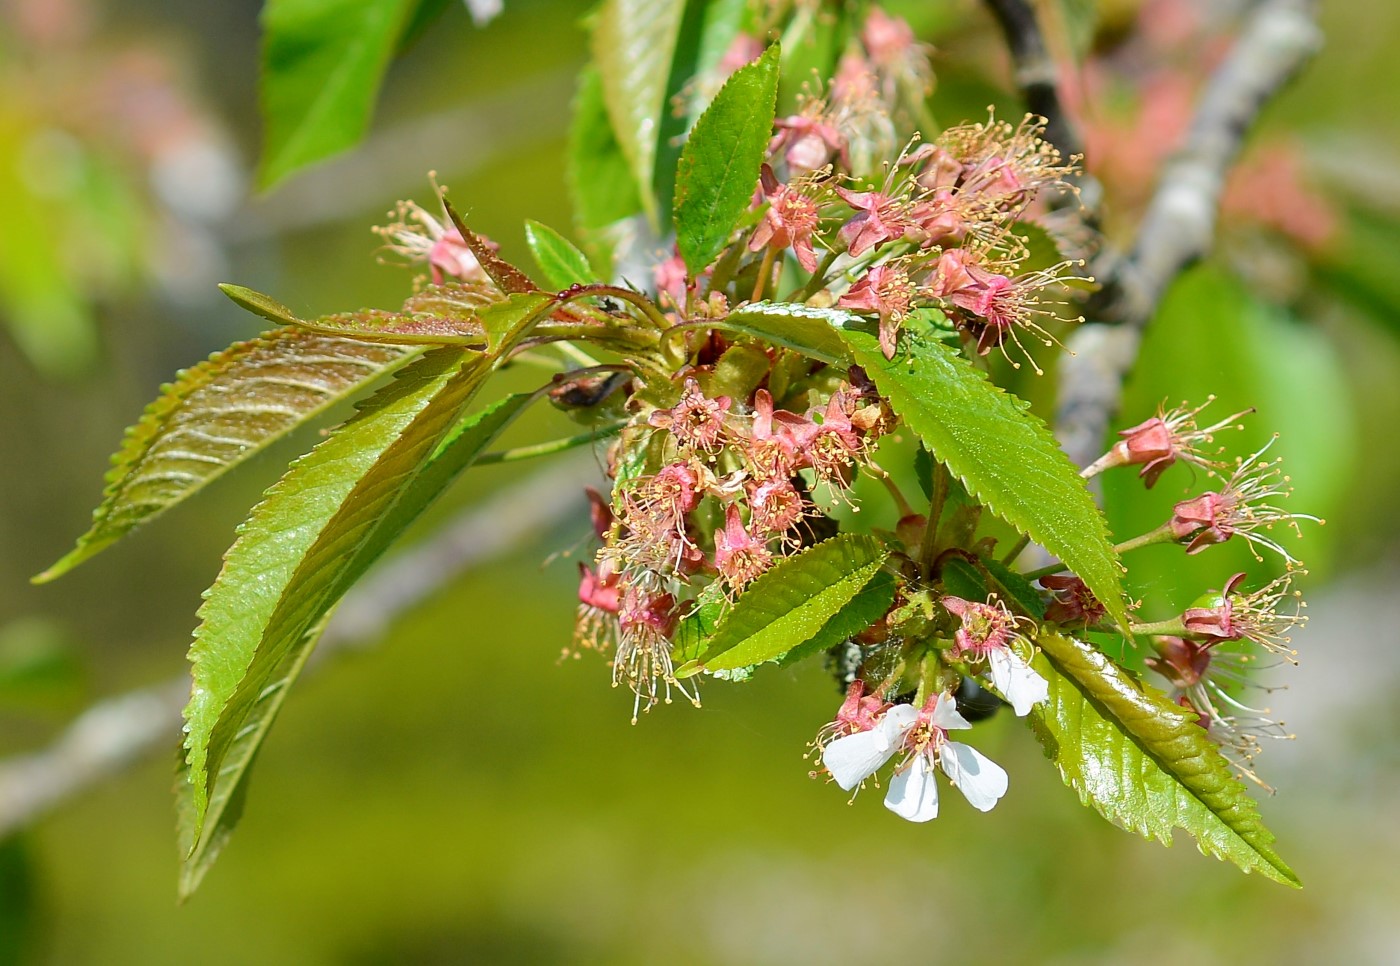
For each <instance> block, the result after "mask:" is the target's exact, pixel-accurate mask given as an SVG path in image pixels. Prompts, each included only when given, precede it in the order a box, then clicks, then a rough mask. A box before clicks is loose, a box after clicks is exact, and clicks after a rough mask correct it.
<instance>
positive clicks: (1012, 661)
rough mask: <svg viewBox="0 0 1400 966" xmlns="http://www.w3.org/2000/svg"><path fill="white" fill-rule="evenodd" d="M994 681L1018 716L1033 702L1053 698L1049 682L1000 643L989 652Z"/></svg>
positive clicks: (1026, 710) (1023, 714)
mask: <svg viewBox="0 0 1400 966" xmlns="http://www.w3.org/2000/svg"><path fill="white" fill-rule="evenodd" d="M987 667H988V670H990V671H991V674H992V685H993V686H994V687H995V688H996V689H997V690H998V691H1000V692H1001V696H1002V697H1003V698H1005V699H1006V700H1007V701H1008V702H1009V703H1010V704H1011V709H1012V710H1013V711H1015V712H1016V716H1017V717H1018V718H1020V717H1025V715H1026V714H1027V713H1028V712H1029V711H1030V710H1031V708H1032V706H1034V705H1037V704H1039V703H1040V702H1042V701H1047V700H1049V698H1050V684H1049V683H1048V682H1047V681H1046V680H1045V679H1044V678H1043V677H1041V676H1040V675H1039V674H1037V673H1036V672H1035V671H1034V670H1032V669H1031V666H1030V665H1029V664H1027V663H1026V662H1025V661H1023V660H1021V656H1020V655H1019V654H1017V653H1015V652H1014V651H1012V650H1011V649H1010V648H1006V647H999V648H997V649H995V650H993V651H992V652H991V653H989V654H988V655H987Z"/></svg>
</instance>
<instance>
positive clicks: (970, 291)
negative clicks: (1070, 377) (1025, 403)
mask: <svg viewBox="0 0 1400 966" xmlns="http://www.w3.org/2000/svg"><path fill="white" fill-rule="evenodd" d="M982 258H983V256H982V255H980V254H977V253H975V252H972V251H969V250H968V249H965V248H950V249H948V250H946V251H944V252H943V253H942V254H941V255H939V256H938V264H937V266H936V267H935V269H934V272H933V277H932V279H931V281H930V283H929V294H930V295H932V296H934V297H935V298H942V299H946V300H948V301H949V302H950V303H952V306H953V307H954V308H956V309H961V310H962V311H961V312H960V313H955V316H956V317H957V321H958V322H959V323H960V324H962V325H963V326H964V328H966V329H967V330H968V332H969V333H970V334H972V335H975V336H976V337H977V351H978V352H980V353H982V354H983V355H986V354H987V353H988V352H990V351H991V350H992V349H993V348H996V347H998V346H1002V345H1003V344H1004V343H1005V342H1006V341H1007V340H1008V339H1009V340H1010V341H1011V342H1013V343H1015V344H1016V346H1017V347H1018V348H1020V349H1021V351H1022V353H1023V354H1024V353H1025V346H1023V345H1022V344H1021V339H1020V336H1019V334H1018V332H1017V330H1018V329H1021V330H1026V331H1029V332H1031V333H1032V334H1034V335H1035V336H1036V338H1038V339H1039V340H1040V341H1042V342H1044V343H1045V344H1046V345H1052V344H1053V341H1052V340H1051V339H1050V337H1049V336H1048V335H1047V334H1046V332H1045V329H1044V328H1043V327H1042V326H1041V324H1040V323H1039V321H1037V320H1038V319H1040V318H1053V317H1054V313H1053V312H1051V311H1049V310H1047V309H1045V308H1043V307H1042V303H1041V300H1040V292H1041V291H1042V290H1044V289H1045V288H1047V287H1049V286H1052V285H1056V284H1058V283H1059V282H1060V275H1059V272H1060V271H1062V270H1063V269H1065V268H1066V267H1068V266H1069V264H1070V263H1069V262H1061V263H1060V264H1059V265H1056V266H1054V267H1053V268H1051V269H1047V270H1045V271H1038V272H1027V273H1025V274H1022V275H1018V276H1016V277H1015V278H1011V277H1008V276H1006V275H1002V274H1000V273H998V272H994V271H992V270H990V269H989V268H987V267H986V265H985V264H983V261H982ZM1003 351H1004V350H1003ZM1012 365H1018V363H1014V362H1013V363H1012ZM1032 365H1034V363H1032ZM1037 371H1039V369H1037Z"/></svg>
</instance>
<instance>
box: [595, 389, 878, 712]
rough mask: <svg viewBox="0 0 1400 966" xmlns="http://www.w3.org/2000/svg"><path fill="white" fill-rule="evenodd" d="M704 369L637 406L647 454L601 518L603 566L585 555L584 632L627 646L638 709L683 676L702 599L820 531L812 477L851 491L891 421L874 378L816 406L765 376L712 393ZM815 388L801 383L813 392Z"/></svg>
mask: <svg viewBox="0 0 1400 966" xmlns="http://www.w3.org/2000/svg"><path fill="white" fill-rule="evenodd" d="M713 376H714V373H713V369H711V370H710V371H701V370H692V371H691V372H690V373H689V374H688V375H686V376H685V377H684V379H683V380H682V384H681V387H680V390H679V395H678V398H677V399H676V400H675V401H674V402H673V403H672V404H671V405H669V406H664V407H655V408H651V409H649V411H647V412H645V413H643V414H639V415H638V416H637V417H636V418H635V419H634V421H633V424H632V427H631V430H630V432H629V433H628V434H624V439H625V440H627V441H628V442H629V443H633V444H635V445H636V446H637V447H638V448H640V449H641V450H643V451H644V452H646V453H647V454H649V455H648V462H649V465H648V466H647V467H646V468H645V469H644V471H643V472H640V473H638V474H636V475H635V476H632V477H631V478H630V479H629V478H626V477H623V478H622V479H620V480H619V482H618V483H617V485H616V488H615V490H614V495H613V499H612V501H611V505H610V506H609V507H608V508H607V509H606V512H605V515H604V514H600V516H605V522H604V526H603V527H602V528H601V529H600V530H599V536H600V538H601V539H602V542H603V546H602V549H601V550H600V551H599V552H598V560H597V566H596V568H592V567H588V566H582V567H581V579H580V586H579V599H580V610H579V619H578V622H577V630H576V641H577V642H578V643H579V644H580V645H581V646H585V647H592V648H599V649H602V648H607V647H609V646H613V647H615V653H614V656H613V680H614V683H615V684H619V683H625V684H626V685H627V686H628V687H629V688H630V689H631V690H632V692H633V694H634V696H635V701H634V705H633V713H634V719H635V716H636V713H637V712H639V711H640V710H642V709H643V708H650V707H651V706H652V705H654V704H655V703H656V702H657V701H658V700H661V699H663V698H664V699H665V700H669V699H670V689H671V688H673V687H674V688H678V689H679V690H680V691H681V692H682V693H683V694H685V695H686V696H687V697H689V698H690V699H691V700H692V701H695V700H696V695H695V694H694V693H693V691H691V690H690V689H689V687H688V686H687V685H686V684H685V683H684V682H683V681H680V680H678V679H677V678H676V675H675V668H674V666H673V659H672V651H673V649H674V638H675V633H676V630H677V627H678V625H679V622H680V621H681V620H682V618H684V617H685V616H686V615H687V614H689V613H691V612H692V611H693V610H694V608H695V607H696V606H697V598H700V597H701V596H702V595H703V596H705V597H706V599H715V600H722V599H726V598H727V599H733V598H734V597H735V596H737V595H738V594H739V593H740V592H742V590H743V589H744V588H745V587H746V586H747V585H748V584H750V583H751V582H752V581H753V580H755V579H756V578H758V577H759V576H760V575H762V574H763V573H764V572H765V571H766V570H767V569H768V568H769V567H770V566H771V565H772V564H773V562H774V561H775V560H776V559H778V558H779V557H780V556H782V555H783V554H784V553H787V552H790V551H792V550H795V549H797V548H799V547H801V546H802V545H803V543H804V542H805V541H807V540H809V539H810V537H811V528H810V526H808V525H807V524H808V521H809V518H811V517H814V516H816V515H817V514H819V512H820V511H819V509H818V504H817V503H816V501H815V500H814V498H813V495H812V487H813V486H822V485H825V486H826V487H828V488H829V489H830V490H831V491H832V492H833V493H838V494H839V493H843V492H844V491H845V490H846V489H847V488H848V487H849V485H850V484H851V482H852V481H853V479H854V473H855V470H856V468H857V467H859V466H861V465H862V464H864V463H866V462H867V461H868V458H869V456H868V454H869V450H870V447H871V445H872V444H873V443H874V441H875V440H876V439H877V438H878V437H879V435H880V434H881V432H882V431H883V427H884V425H885V423H886V420H887V418H888V417H887V413H886V411H885V409H884V405H883V403H882V402H881V400H880V399H879V397H878V396H875V395H874V394H873V389H868V388H866V389H858V388H854V387H853V386H851V385H849V384H841V385H839V386H837V388H835V389H834V391H832V392H831V393H830V395H828V396H827V397H826V398H825V400H824V401H820V402H816V401H814V402H811V403H810V404H809V405H808V406H807V408H806V409H805V411H803V412H798V411H794V410H790V409H783V408H778V407H777V406H776V404H775V402H774V399H773V395H772V393H771V392H770V391H769V390H768V389H767V388H758V389H755V390H753V391H752V393H751V395H750V396H749V397H748V398H746V399H744V400H742V401H737V400H735V399H733V398H731V397H729V396H726V395H711V394H708V393H706V392H705V390H704V389H702V388H701V384H700V379H702V378H705V379H712V378H713ZM806 395H807V394H803V396H804V397H805V396H806Z"/></svg>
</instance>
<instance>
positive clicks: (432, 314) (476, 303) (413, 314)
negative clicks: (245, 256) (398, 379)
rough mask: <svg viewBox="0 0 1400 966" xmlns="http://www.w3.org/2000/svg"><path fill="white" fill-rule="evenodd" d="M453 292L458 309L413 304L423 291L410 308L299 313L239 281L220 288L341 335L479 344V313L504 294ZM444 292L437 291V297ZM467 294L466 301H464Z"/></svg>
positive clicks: (283, 317)
mask: <svg viewBox="0 0 1400 966" xmlns="http://www.w3.org/2000/svg"><path fill="white" fill-rule="evenodd" d="M462 288H463V291H462V292H461V293H459V294H457V295H456V296H455V297H454V301H456V302H457V305H458V311H453V312H442V311H431V310H430V311H422V310H420V309H418V308H416V306H417V305H418V304H419V303H421V302H423V301H424V298H423V296H422V295H419V296H414V297H413V298H412V299H410V300H409V302H408V303H407V307H408V310H407V311H403V312H386V311H383V310H381V309H361V310H360V311H358V312H338V313H336V314H335V315H323V316H320V317H319V318H315V319H300V318H297V316H296V315H295V314H294V313H293V312H292V310H291V309H289V308H287V307H286V306H285V305H283V304H282V303H280V302H278V301H277V300H276V299H274V298H273V297H272V296H270V295H264V294H262V293H261V292H255V291H253V290H252V289H250V288H245V287H243V286H242V285H231V284H229V283H227V282H225V283H224V284H221V285H220V286H219V289H220V290H221V291H222V292H223V293H224V294H225V295H227V296H228V297H229V298H230V299H232V300H233V301H234V302H236V303H237V304H238V305H240V306H242V307H243V308H245V309H247V310H248V311H249V312H252V313H253V314H254V315H260V316H262V317H263V318H265V319H270V320H272V321H274V322H279V323H282V324H285V325H294V326H297V327H298V328H302V329H306V330H308V331H310V332H318V333H320V334H322V335H332V336H343V337H345V338H349V339H357V340H360V341H363V342H384V343H390V344H393V345H457V346H463V347H465V348H472V349H481V348H484V347H485V345H486V333H485V330H484V329H483V327H482V324H481V320H480V318H479V314H480V313H481V312H482V311H484V310H486V309H488V308H489V307H491V306H493V305H497V304H500V303H502V302H503V301H504V300H503V299H502V298H501V296H500V294H499V293H497V292H494V291H492V292H481V291H480V290H466V289H465V287H462ZM446 298H447V296H446V295H441V294H438V295H436V296H435V298H434V300H435V302H438V303H440V302H442V301H443V300H445V299H446ZM468 299H470V300H469V301H467V300H468Z"/></svg>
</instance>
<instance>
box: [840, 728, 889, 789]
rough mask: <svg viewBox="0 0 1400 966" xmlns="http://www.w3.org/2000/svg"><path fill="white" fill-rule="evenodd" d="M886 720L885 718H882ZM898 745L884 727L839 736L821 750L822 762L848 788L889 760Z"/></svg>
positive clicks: (861, 780)
mask: <svg viewBox="0 0 1400 966" xmlns="http://www.w3.org/2000/svg"><path fill="white" fill-rule="evenodd" d="M882 724H883V722H882ZM896 747H897V744H896V742H894V741H891V740H890V738H889V736H888V735H886V734H885V732H884V730H883V729H882V728H879V727H877V728H876V729H874V730H873V731H858V732H856V733H855V734H853V735H845V736H844V737H841V738H837V739H836V740H835V741H833V742H832V743H831V744H829V745H827V746H826V749H825V750H824V751H823V752H822V764H823V765H825V766H826V770H827V771H828V772H830V773H831V777H832V778H834V779H836V784H838V785H840V786H841V787H842V788H844V789H845V790H846V791H850V790H851V789H852V788H855V787H856V786H857V785H859V784H860V783H861V782H863V781H865V780H866V779H867V778H869V777H870V776H871V775H873V774H875V772H876V771H878V770H879V768H880V766H881V765H883V764H884V763H885V762H887V761H889V760H890V755H892V754H894V750H895V748H896Z"/></svg>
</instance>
